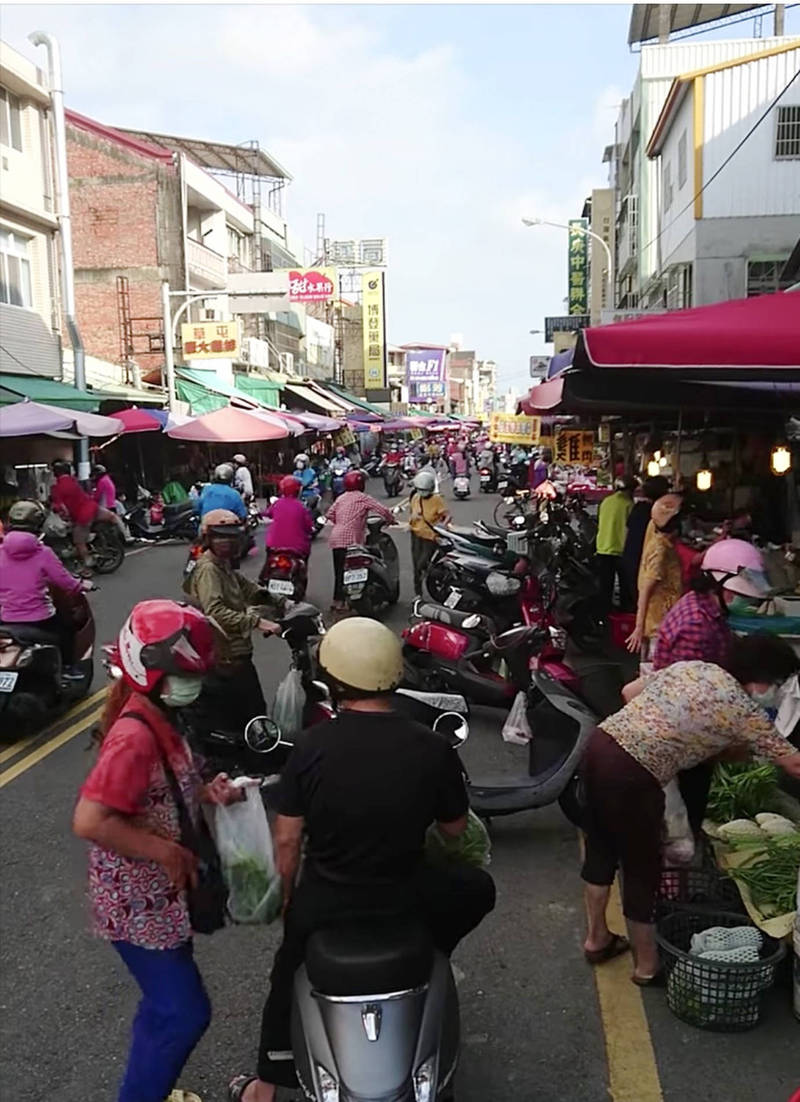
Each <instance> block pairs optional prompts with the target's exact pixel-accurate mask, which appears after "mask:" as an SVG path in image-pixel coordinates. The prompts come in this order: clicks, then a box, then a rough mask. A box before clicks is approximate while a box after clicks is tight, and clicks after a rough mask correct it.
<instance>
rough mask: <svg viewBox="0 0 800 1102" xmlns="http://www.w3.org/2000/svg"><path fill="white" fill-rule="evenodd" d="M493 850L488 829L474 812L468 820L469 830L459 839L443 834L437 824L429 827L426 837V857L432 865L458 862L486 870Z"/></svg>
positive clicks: (471, 812)
mask: <svg viewBox="0 0 800 1102" xmlns="http://www.w3.org/2000/svg"><path fill="white" fill-rule="evenodd" d="M491 848H492V846H491V842H490V841H489V834H488V832H487V830H486V827H485V826H484V825H483V823H482V822H481V820H480V819H479V818H478V816H477V815H476V814H475V812H474V811H470V813H469V816H468V818H467V829H466V830H465V831H464V833H463V834H460V835H459V836H458V837H457V838H449V837H447V836H446V835H444V834H442V833H441V832H440V831H439V829H438V828H437V826H436V824H435V823H434V824H433V825H432V826H430V827H428V832H427V834H426V835H425V856H426V857H427V859H428V861H429V862H430V863H431V864H441V863H442V862H444V861H458V862H460V863H461V864H464V865H475V866H476V867H477V868H479V869H482V868H486V866H487V865H488V864H489V861H490V853H491Z"/></svg>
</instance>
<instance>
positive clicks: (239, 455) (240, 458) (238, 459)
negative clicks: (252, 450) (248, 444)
mask: <svg viewBox="0 0 800 1102" xmlns="http://www.w3.org/2000/svg"><path fill="white" fill-rule="evenodd" d="M233 461H234V463H238V464H239V465H240V466H241V464H242V463H246V462H247V456H246V455H242V453H241V452H237V453H236V455H235V456H234V457H233Z"/></svg>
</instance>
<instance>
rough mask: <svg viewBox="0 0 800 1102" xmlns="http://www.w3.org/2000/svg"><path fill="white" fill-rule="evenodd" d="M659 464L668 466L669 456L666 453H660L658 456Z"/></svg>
mask: <svg viewBox="0 0 800 1102" xmlns="http://www.w3.org/2000/svg"><path fill="white" fill-rule="evenodd" d="M658 465H659V467H666V465H667V457H666V456H665V455H660V456H659V457H658Z"/></svg>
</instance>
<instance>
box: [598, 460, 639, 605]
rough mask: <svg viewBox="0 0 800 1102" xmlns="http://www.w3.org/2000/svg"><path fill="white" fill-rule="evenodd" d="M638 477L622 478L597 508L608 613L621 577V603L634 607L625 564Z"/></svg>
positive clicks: (603, 594)
mask: <svg viewBox="0 0 800 1102" xmlns="http://www.w3.org/2000/svg"><path fill="white" fill-rule="evenodd" d="M635 489H636V479H635V478H631V477H630V476H626V477H625V478H622V479H619V480H618V482H617V484H616V489H615V491H614V493H613V494H609V495H608V497H605V498H603V500H602V501H601V502H600V507H599V508H598V510H597V538H596V543H595V550H596V554H595V560H594V561H595V570H596V571H597V578H598V581H599V583H600V600H601V603H602V608H603V615H604V616H607V615H608V613H609V612H610V611H611V607H612V605H613V602H614V582H615V580H616V579H619V596H620V602H619V603H620V606H621V607H622V608H628V607H629V606H630V595H629V593H628V581H627V578H626V575H625V571H624V570H623V567H622V552H623V550H624V548H625V536H626V532H627V528H626V525H627V522H628V517H629V516H630V514H631V510H632V509H633V492H634V490H635Z"/></svg>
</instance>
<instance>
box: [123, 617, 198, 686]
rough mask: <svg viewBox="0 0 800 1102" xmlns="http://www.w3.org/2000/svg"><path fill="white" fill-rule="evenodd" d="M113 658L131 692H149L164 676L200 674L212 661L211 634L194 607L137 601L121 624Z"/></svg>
mask: <svg viewBox="0 0 800 1102" xmlns="http://www.w3.org/2000/svg"><path fill="white" fill-rule="evenodd" d="M114 657H115V659H116V660H117V661H118V662H119V665H120V667H121V669H122V676H123V677H124V679H125V681H126V682H127V683H128V685H130V687H131V688H132V689H134V690H138V691H139V692H143V693H150V692H152V691H153V689H155V688H156V686H157V685H158V683H159V682H160V681H161V679H162V678H163V677H165V676H166V675H167V674H182V673H193V674H204V673H206V672H207V671H208V670H210V669H211V666H212V664H213V662H214V632H213V629H212V627H211V624H210V622H209V621H208V620H207V619H206V617H205V616H204V615H203V614H202V612H199V611H198V610H197V609H196V608H192V607H191V606H190V605H185V604H181V603H179V602H178V601H168V600H165V599H163V598H157V599H156V600H153V601H140V602H139V604H138V605H134V607H133V610H132V612H131V614H130V616H129V617H128V619H127V620H126V621H125V623H124V624H123V625H122V630H121V631H120V633H119V638H118V640H117V646H116V653H115V655H114Z"/></svg>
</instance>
